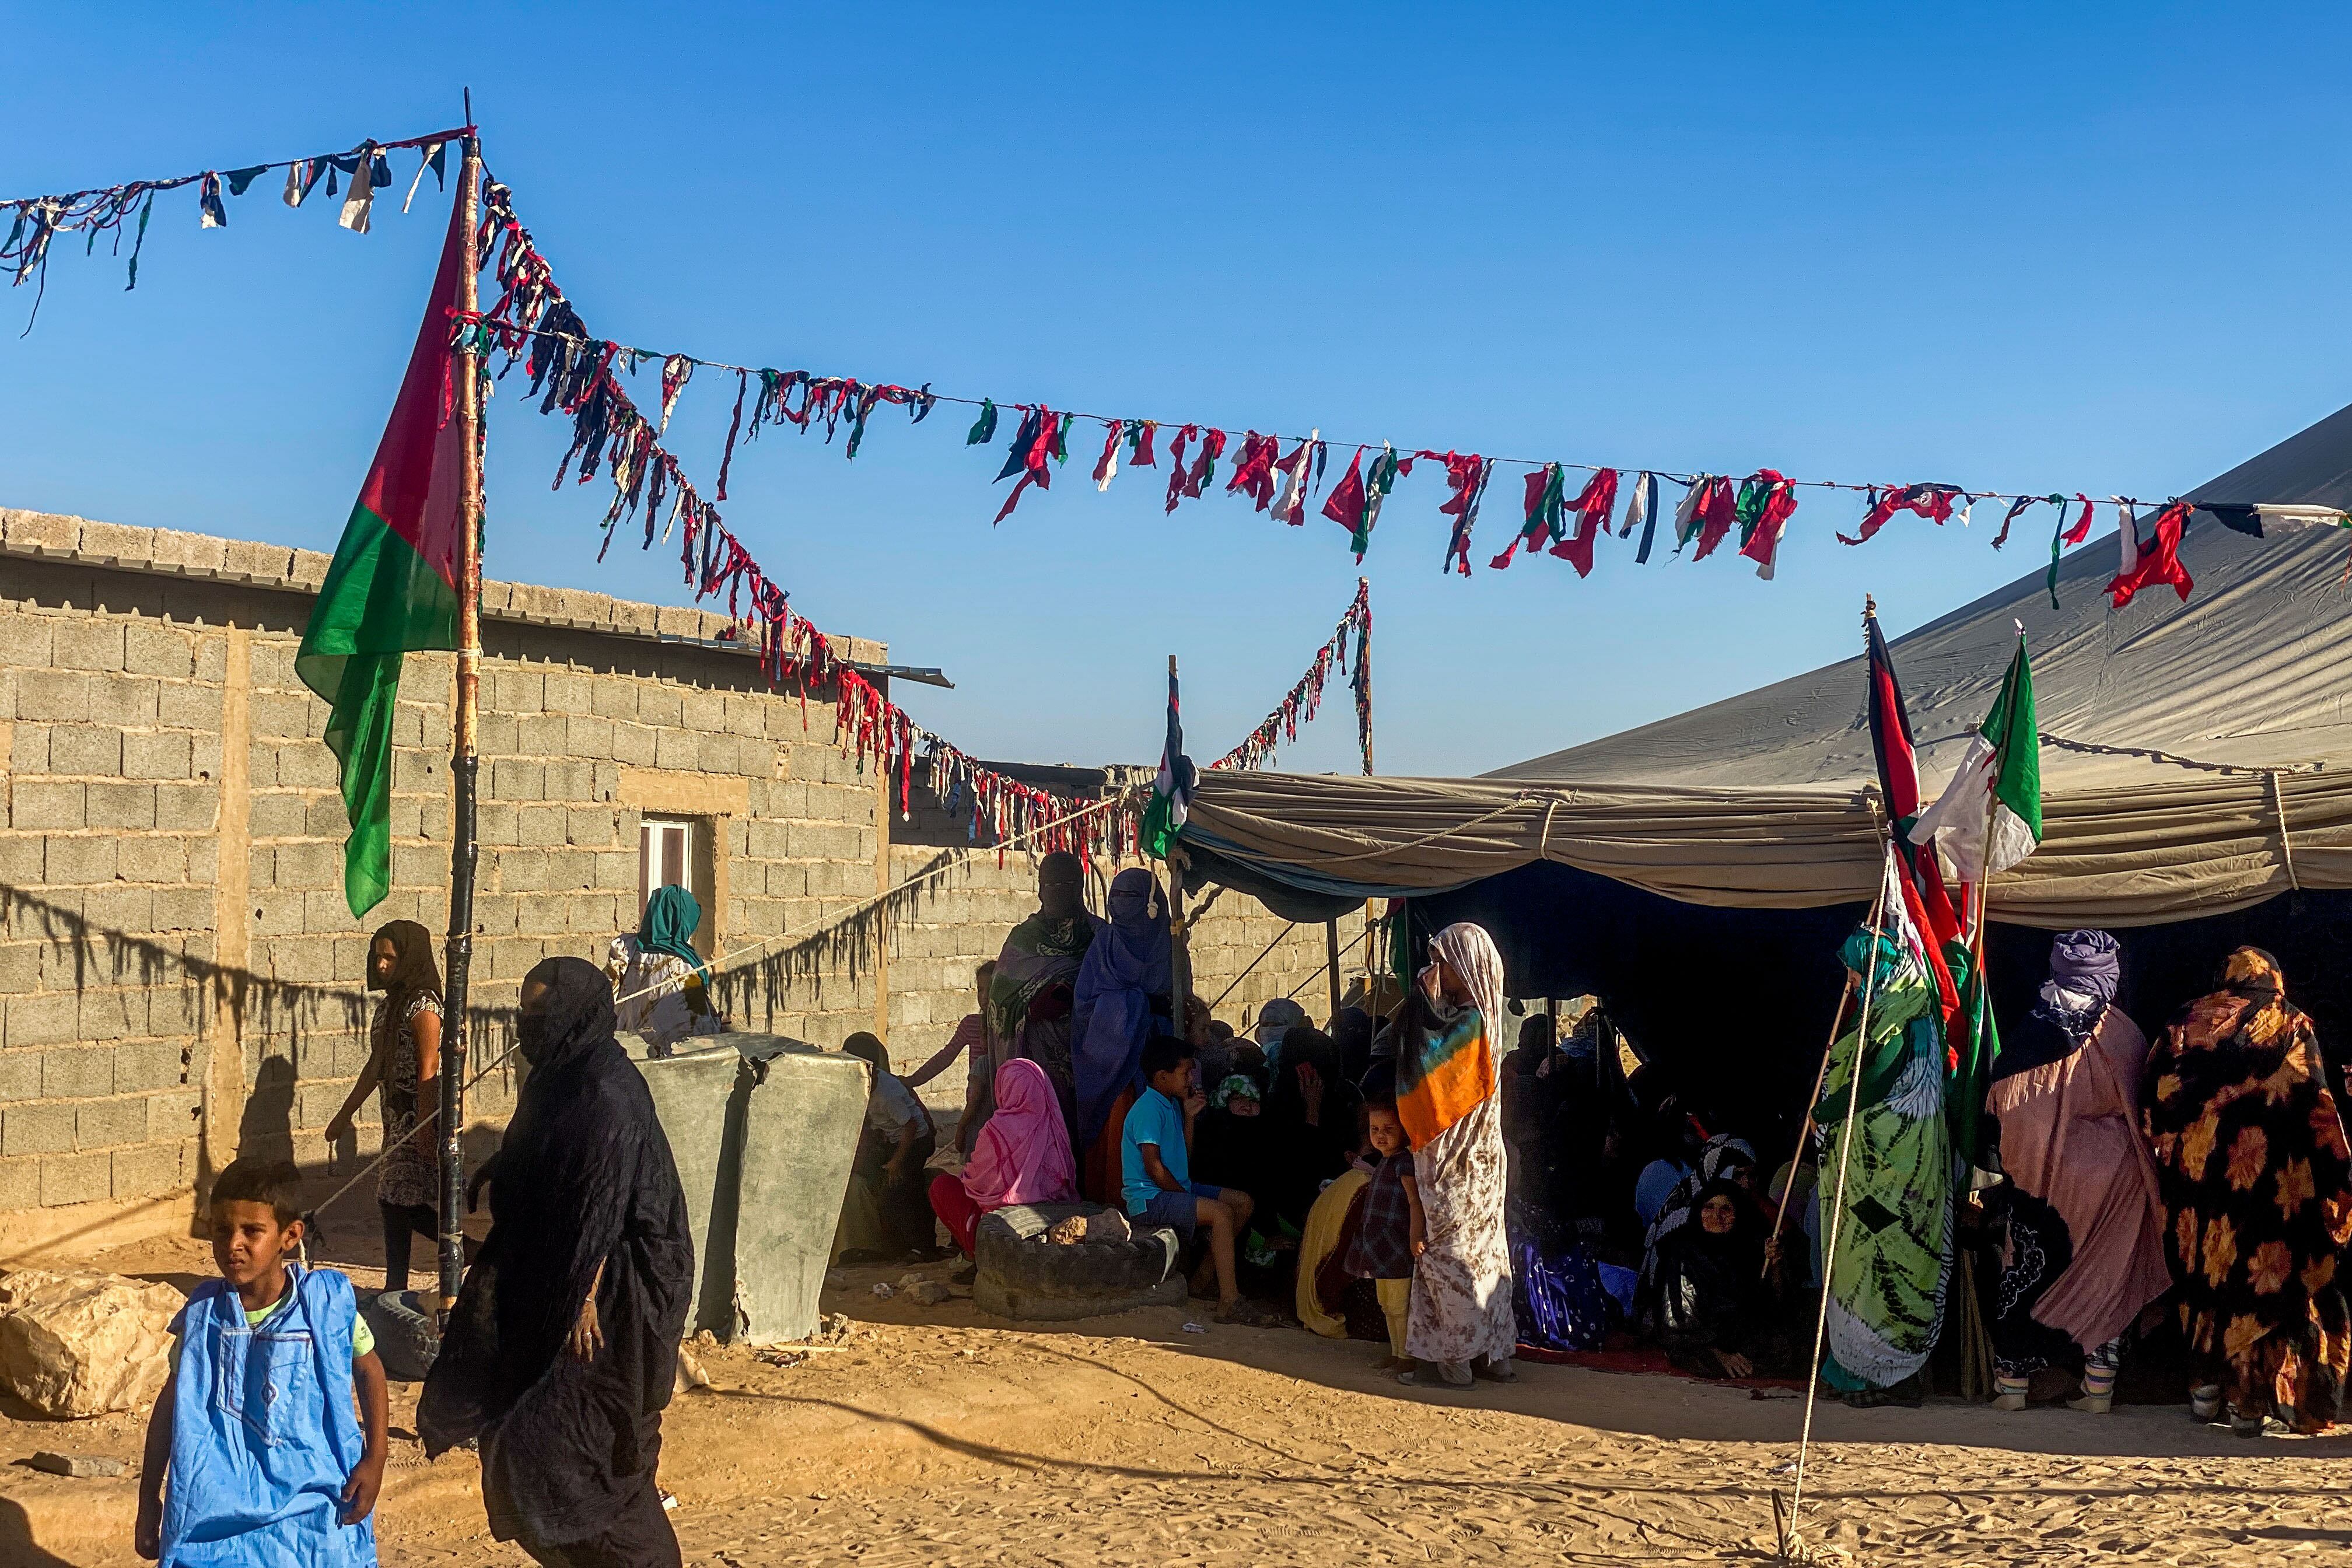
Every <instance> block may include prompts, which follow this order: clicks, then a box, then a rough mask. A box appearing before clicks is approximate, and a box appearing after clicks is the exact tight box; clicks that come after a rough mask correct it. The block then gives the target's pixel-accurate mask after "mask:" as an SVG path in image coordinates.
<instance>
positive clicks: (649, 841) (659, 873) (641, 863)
mask: <svg viewBox="0 0 2352 1568" xmlns="http://www.w3.org/2000/svg"><path fill="white" fill-rule="evenodd" d="M693 864H694V824H692V823H691V822H678V821H675V820H672V819H667V818H662V817H653V816H648V817H646V818H644V819H642V820H641V821H640V822H639V824H638V826H637V913H638V914H639V915H640V916H643V915H644V914H645V912H646V900H648V899H650V898H652V897H653V896H654V889H656V888H667V887H670V886H672V885H676V886H678V887H682V888H688V889H691V888H692V887H693V886H694V879H693V876H692V873H691V871H690V870H689V868H690V867H692V866H693Z"/></svg>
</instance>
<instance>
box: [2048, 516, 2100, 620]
mask: <svg viewBox="0 0 2352 1568" xmlns="http://www.w3.org/2000/svg"><path fill="white" fill-rule="evenodd" d="M2074 499H2075V500H2078V501H2080V502H2082V503H2083V512H2082V516H2081V517H2079V518H2078V519H2076V520H2075V521H2074V523H2073V524H2072V525H2069V524H2068V522H2067V521H2066V498H2065V497H2064V496H2057V495H2053V496H2052V497H2051V498H2050V504H2051V505H2053V506H2054V507H2056V508H2057V509H2058V526H2057V528H2056V530H2055V531H2053V533H2052V534H2051V535H2050V570H2049V571H2048V572H2046V573H2044V574H2042V586H2044V587H2045V588H2047V589H2049V591H2050V607H2051V608H2052V609H2053V610H2054V609H2056V608H2057V607H2058V558H2059V557H2060V556H2061V555H2063V554H2064V553H2065V552H2066V548H2067V546H2069V545H2073V544H2080V543H2082V542H2083V541H2084V540H2085V539H2088V538H2089V537H2090V536H2091V499H2090V498H2089V497H2088V496H2084V495H2077V496H2076V497H2075V498H2074Z"/></svg>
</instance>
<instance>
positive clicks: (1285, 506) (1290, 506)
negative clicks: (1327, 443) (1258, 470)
mask: <svg viewBox="0 0 2352 1568" xmlns="http://www.w3.org/2000/svg"><path fill="white" fill-rule="evenodd" d="M1322 434H1323V432H1322V431H1321V430H1320V429H1319V428H1318V429H1315V430H1310V431H1308V432H1307V437H1306V438H1305V439H1304V440H1302V441H1300V442H1299V443H1298V445H1297V447H1296V448H1294V449H1293V450H1292V452H1291V454H1290V456H1288V457H1287V458H1283V459H1282V464H1281V469H1280V472H1281V474H1282V488H1281V489H1278V490H1276V492H1275V497H1274V517H1275V521H1276V522H1284V523H1287V524H1289V525H1290V526H1291V527H1293V528H1297V527H1298V526H1299V525H1300V524H1301V523H1304V522H1305V521H1307V483H1308V480H1307V469H1308V468H1309V467H1310V466H1311V465H1312V464H1313V462H1314V460H1315V449H1316V447H1318V446H1320V445H1321V444H1322V442H1321V439H1320V438H1321V437H1322Z"/></svg>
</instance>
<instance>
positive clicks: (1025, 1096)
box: [931, 1058, 1078, 1258]
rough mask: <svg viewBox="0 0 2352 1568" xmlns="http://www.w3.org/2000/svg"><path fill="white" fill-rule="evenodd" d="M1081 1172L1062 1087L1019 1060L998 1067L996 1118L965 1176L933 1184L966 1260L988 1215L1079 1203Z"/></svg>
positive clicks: (943, 1176) (937, 1206)
mask: <svg viewBox="0 0 2352 1568" xmlns="http://www.w3.org/2000/svg"><path fill="white" fill-rule="evenodd" d="M1077 1196H1078V1177H1077V1166H1076V1162H1074V1161H1073V1160H1072V1159H1071V1157H1070V1131H1069V1128H1068V1127H1067V1126H1066V1124H1065V1123H1064V1122H1063V1121H1062V1106H1061V1101H1060V1100H1059V1099H1058V1098H1057V1097H1056V1096H1055V1093H1054V1081H1053V1079H1050V1078H1048V1077H1046V1076H1045V1068H1041V1067H1039V1066H1038V1065H1037V1064H1036V1063H1035V1062H1033V1061H1029V1060H1026V1059H1024V1058H1014V1059H1013V1060H1012V1061H1009V1062H1006V1063H1005V1064H1004V1065H1003V1067H1001V1068H997V1069H996V1114H995V1115H993V1116H992V1117H990V1118H989V1119H988V1125H987V1126H985V1127H983V1128H982V1129H981V1130H980V1138H979V1141H978V1142H977V1143H975V1144H974V1145H973V1148H972V1152H971V1160H970V1161H969V1162H967V1163H965V1165H964V1168H963V1169H962V1171H961V1172H959V1173H955V1174H952V1175H950V1174H949V1173H946V1172H941V1173H940V1174H939V1175H937V1176H934V1177H933V1178H932V1179H931V1212H932V1213H934V1214H936V1215H939V1216H940V1224H941V1225H944V1226H947V1227H948V1232H949V1234H950V1235H951V1236H953V1237H955V1243H956V1246H957V1247H960V1248H961V1249H962V1251H963V1255H964V1256H965V1257H966V1258H970V1257H971V1241H972V1233H973V1231H974V1230H975V1229H977V1228H978V1226H979V1225H980V1216H981V1215H984V1214H989V1213H991V1212H992V1211H994V1210H996V1209H1001V1208H1006V1207H1009V1206H1011V1205H1014V1204H1066V1203H1076V1201H1077Z"/></svg>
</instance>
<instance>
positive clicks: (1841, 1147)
mask: <svg viewBox="0 0 2352 1568" xmlns="http://www.w3.org/2000/svg"><path fill="white" fill-rule="evenodd" d="M1894 853H1895V849H1894V845H1893V843H1892V842H1891V841H1882V843H1881V847H1880V854H1881V855H1882V856H1888V857H1891V856H1892V855H1893V854H1894ZM1886 869H1887V868H1886V866H1885V865H1884V864H1882V865H1881V867H1880V875H1879V883H1878V900H1877V901H1876V902H1875V903H1874V904H1873V905H1872V906H1871V909H1870V942H1869V944H1868V945H1869V951H1868V952H1866V953H1864V956H1863V962H1864V963H1867V964H1869V965H1870V970H1869V973H1866V974H1864V976H1863V977H1862V1013H1861V1016H1860V1018H1859V1019H1858V1020H1857V1022H1856V1023H1855V1026H1854V1036H1853V1070H1852V1071H1851V1072H1850V1073H1849V1074H1848V1075H1847V1079H1846V1104H1845V1121H1844V1124H1843V1126H1842V1127H1841V1128H1840V1130H1839V1132H1840V1136H1839V1139H1838V1179H1837V1191H1836V1193H1835V1194H1832V1197H1831V1199H1830V1225H1829V1234H1828V1235H1827V1236H1826V1237H1823V1238H1822V1300H1821V1306H1820V1308H1819V1310H1818V1314H1817V1315H1816V1316H1815V1318H1814V1320H1813V1357H1812V1361H1811V1375H1810V1376H1808V1377H1807V1378H1806V1380H1805V1420H1804V1425H1803V1426H1802V1427H1801V1429H1800V1431H1799V1433H1798V1436H1797V1474H1796V1478H1795V1481H1794V1483H1793V1484H1792V1485H1791V1486H1790V1489H1789V1521H1788V1525H1787V1527H1786V1528H1785V1529H1784V1530H1782V1531H1781V1532H1780V1561H1781V1562H1782V1563H1788V1562H1789V1561H1790V1549H1791V1548H1792V1547H1795V1546H1797V1545H1798V1544H1799V1542H1798V1536H1797V1522H1798V1512H1799V1510H1801V1509H1802V1508H1803V1507H1804V1503H1805V1459H1806V1457H1807V1455H1808V1454H1809V1452H1810V1451H1811V1448H1812V1446H1813V1405H1814V1404H1815V1402H1816V1401H1817V1400H1818V1398H1819V1397H1820V1394H1821V1389H1822V1378H1821V1369H1822V1345H1823V1344H1824V1343H1825V1342H1827V1341H1828V1338H1829V1324H1830V1272H1831V1270H1832V1268H1835V1267H1836V1266H1837V1244H1838V1236H1839V1233H1840V1232H1841V1231H1843V1229H1844V1222H1845V1179H1846V1163H1847V1161H1848V1159H1849V1158H1850V1157H1851V1156H1852V1155H1853V1138H1854V1127H1853V1124H1854V1120H1855V1118H1856V1117H1857V1116H1859V1115H1860V1114H1861V1110H1862V1061H1863V1058H1864V1056H1865V1055H1867V1054H1868V1053H1869V1050H1870V1005H1871V1002H1872V1001H1873V1000H1874V995H1873V994H1874V991H1875V989H1876V985H1877V980H1878V941H1879V937H1880V934H1881V932H1882V931H1883V930H1884V928H1885V921H1886V912H1887V910H1886V904H1887V899H1886V878H1885V872H1886ZM1849 973H1851V972H1849ZM1839 1010H1840V1011H1841V1012H1842V1011H1843V1010H1844V1005H1843V1003H1841V1004H1840V1005H1839ZM1824 1081H1826V1078H1825V1079H1824ZM1772 1511H1773V1513H1774V1515H1775V1516H1776V1517H1775V1521H1774V1522H1775V1524H1776V1525H1777V1524H1778V1523H1779V1521H1778V1518H1777V1516H1778V1515H1779V1513H1780V1494H1779V1493H1778V1492H1777V1491H1776V1492H1775V1493H1773V1495H1772Z"/></svg>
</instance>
